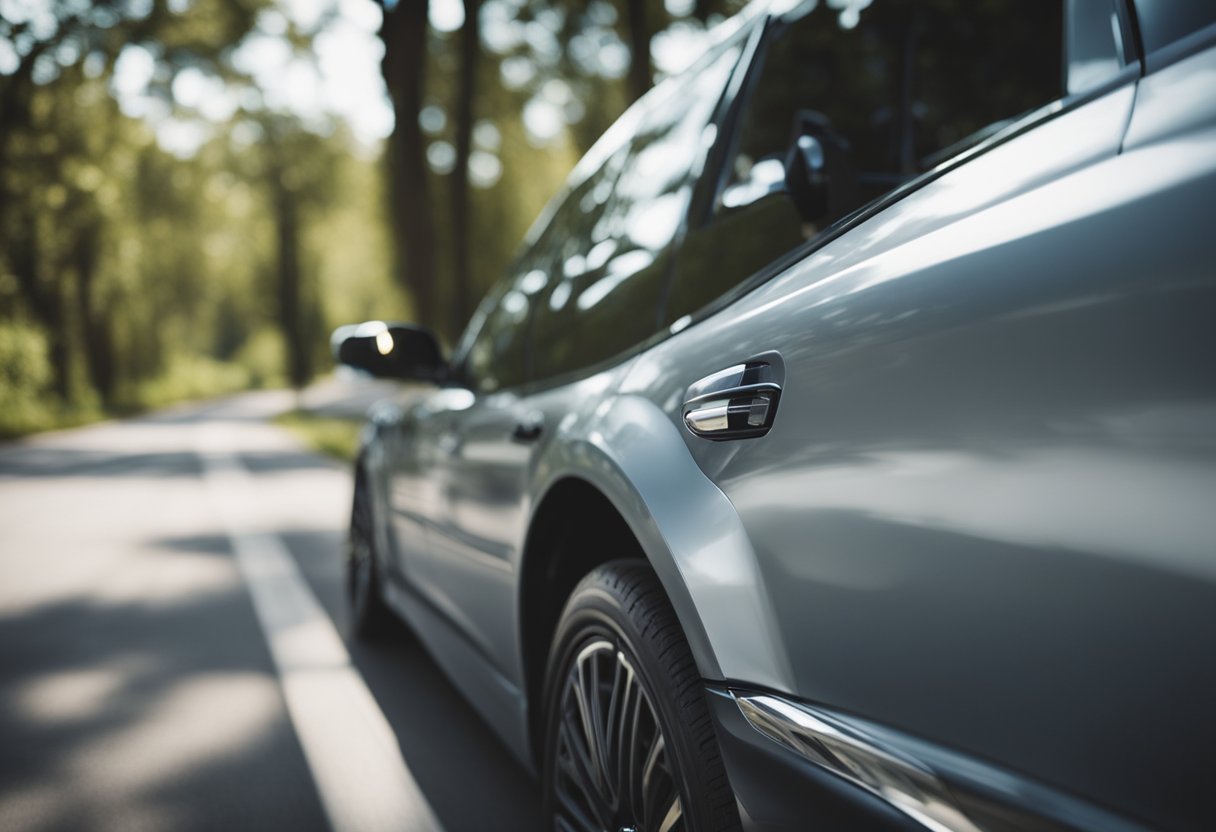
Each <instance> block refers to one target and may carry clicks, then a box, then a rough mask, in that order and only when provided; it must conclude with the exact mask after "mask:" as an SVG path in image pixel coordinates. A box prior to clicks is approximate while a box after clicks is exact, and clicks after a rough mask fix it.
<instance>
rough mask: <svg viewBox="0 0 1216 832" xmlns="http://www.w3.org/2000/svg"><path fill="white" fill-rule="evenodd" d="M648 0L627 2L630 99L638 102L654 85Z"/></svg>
mask: <svg viewBox="0 0 1216 832" xmlns="http://www.w3.org/2000/svg"><path fill="white" fill-rule="evenodd" d="M646 2H647V0H626V6H627V8H626V15H625V18H626V23H627V25H628V26H629V54H630V60H629V77H628V83H629V97H630V99H631V100H633V101H637V100H638V99H639V98H641V97H642V95H643V94H645V92H646V91H647V90H648V89H650V87H651V85H652V84H653V83H654V77H653V74H652V72H651V68H650V35H651V32H650V26H649V21H647V19H646Z"/></svg>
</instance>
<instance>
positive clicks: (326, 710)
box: [198, 425, 441, 832]
mask: <svg viewBox="0 0 1216 832" xmlns="http://www.w3.org/2000/svg"><path fill="white" fill-rule="evenodd" d="M198 438H199V444H198V452H199V457H200V459H201V460H202V464H203V473H204V480H205V481H206V485H207V489H208V491H209V492H210V496H211V500H212V502H213V503H214V505H215V507H216V509H217V511H218V513H219V516H220V518H221V521H222V522H223V524H224V530H225V531H226V533H227V534H228V537H229V538H230V539H231V541H232V548H233V551H234V552H235V554H236V562H237V566H238V568H239V570H240V573H241V576H242V577H243V578H244V581H245V584H246V585H247V586H248V587H249V594H250V595H251V596H252V597H253V606H254V609H255V610H256V611H257V617H258V621H259V622H260V623H261V625H262V631H263V633H264V634H265V636H266V641H267V643H268V644H269V646H270V653H271V655H272V656H273V657H274V663H275V666H276V668H277V669H278V673H279V679H280V681H281V683H282V686H283V694H284V697H285V698H286V700H287V710H288V713H289V715H290V717H291V722H292V725H293V726H294V727H295V731H296V734H297V736H298V737H299V739H300V744H301V746H303V748H304V756H305V758H306V761H307V763H308V767H309V770H310V771H311V772H312V778H313V782H315V783H316V786H317V791H318V792H319V794H320V797H321V803H322V805H323V806H324V808H325V812H326V815H327V816H328V818H329V822H330V825H331V826H332V827H333V829H334V832H379V830H398V831H404V832H439V830H440V829H441V827H440V825H439V822H438V821H437V820H436V818H435V815H434V813H433V812H432V810H431V807H430V806H429V805H428V804H427V801H426V798H425V797H424V796H423V794H422V791H421V790H420V789H419V788H418V784H417V782H415V780H414V778H413V775H411V774H410V770H409V767H408V766H407V765H406V763H405V760H404V759H402V756H401V750H400V748H399V746H398V745H397V740H396V737H395V736H394V735H393V732H392V729H391V728H390V727H389V724H388V721H387V720H386V719H385V717H384V713H383V712H382V711H381V710H380V707H379V706H378V705H377V704H376V701H375V699H374V698H373V697H372V695H371V692H370V691H369V690H368V689H367V685H366V684H365V683H364V682H363V678H362V677H361V676H360V675H359V672H358V671H357V670H356V669H355V667H354V665H353V664H352V663H351V660H350V654H348V653H347V652H346V647H345V645H343V643H342V639H341V637H339V635H338V632H337V630H336V629H335V628H334V625H333V622H332V621H330V619H329V616H327V615H326V614H325V611H324V610H323V609H322V607H321V604H320V602H319V601H317V598H316V596H315V595H314V594H313V592H312V590H311V589H309V587H308V584H307V583H305V581H304V579H303V577H302V576H301V575H300V572H299V569H298V568H297V567H296V563H295V560H294V559H293V558H292V557H291V554H290V553H289V552H288V551H287V548H286V547H285V546H284V545H283V543H282V541H281V540H280V539H279V538H278V536H277V535H275V534H273V533H272V532H268V531H265V530H262V529H260V528H259V524H258V517H257V500H256V499H254V495H255V494H256V487H257V485H256V481H255V478H254V477H253V476H252V475H251V474H250V473H249V472H248V471H247V470H246V469H245V468H244V467H243V466H242V465H241V463H240V460H239V459H238V458H237V457H236V456H235V455H234V454H233V453H231V452H230V451H228V450H226V447H225V442H224V439H225V436H224V428H222V427H220V426H217V425H206V426H204V427H202V428H201V429H200V432H199V437H198Z"/></svg>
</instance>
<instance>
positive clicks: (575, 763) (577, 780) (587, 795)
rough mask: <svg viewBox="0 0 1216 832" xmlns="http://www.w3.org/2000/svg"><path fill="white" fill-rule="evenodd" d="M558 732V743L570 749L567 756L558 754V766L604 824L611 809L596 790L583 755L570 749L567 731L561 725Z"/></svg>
mask: <svg viewBox="0 0 1216 832" xmlns="http://www.w3.org/2000/svg"><path fill="white" fill-rule="evenodd" d="M560 731H561V737H560V738H559V742H563V743H565V744H566V746H567V747H568V748H570V750H571V753H570V754H569V755H560V754H559V756H558V766H559V767H560V769H561V771H562V772H564V773H565V774H566V775H567V776H568V778H569V780H570V782H571V783H573V784H574V786H575V787H576V788H577V789H578V790H579V792H581V793H582V795H583V797H584V799H585V802H586V804H587V807H588V808H589V809H590V810H591V812H592V814H594V815H595V816H596V818H597V819H598V820H599V821H600V822H601V823H604V824H606V823H607V822H608V820H609V819H610V818H611V816H612V808H611V806H610V805H609V802H608V801H607V800H606V799H605V797H604V795H603V794H602V793H601V792H600V791H599V789H598V788H596V785H595V783H594V781H593V778H592V777H591V773H590V769H589V767H588V763H587V758H586V756H585V754H583V753H581V752H578V751H575V750H574V749H573V747H571V745H570V741H571V737H570V732H569V730H568V729H567V728H566V726H565V725H563V726H562V728H561V729H560ZM560 747H561V746H559V748H560Z"/></svg>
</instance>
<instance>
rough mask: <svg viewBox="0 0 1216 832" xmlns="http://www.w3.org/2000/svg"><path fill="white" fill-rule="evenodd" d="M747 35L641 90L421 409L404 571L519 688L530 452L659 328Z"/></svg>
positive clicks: (579, 173)
mask: <svg viewBox="0 0 1216 832" xmlns="http://www.w3.org/2000/svg"><path fill="white" fill-rule="evenodd" d="M745 36H746V33H740V34H739V35H736V36H735V37H733V38H731V39H729V40H728V41H727V42H725V43H723V44H721V45H719V46H718V47H717V48H715V49H714V50H712V51H711V52H710V53H709V54H708V55H706V56H705V57H704V58H703V59H702V61H701V62H700V64H699V67H698V69H699V71H694V72H692V73H690V74H689V75H688V76H687V77H685V78H683V79H679V80H676V81H673V82H672V83H669V84H667V85H665V86H664V87H663V88H662V89H659V90H656V91H655V93H654V94H653V95H651V96H649V97H648V98H647V99H645V100H643V101H642V102H640V103H639V105H638V106H636V107H635V108H634V109H633V110H632V111H631V113H630V114H628V115H626V116H625V117H624V121H623V122H622V124H623V125H625V128H626V129H620V125H618V127H617V128H614V130H613V131H611V132H610V133H609V134H608V135H607V136H605V138H604V139H603V140H602V141H601V143H600V144H598V145H597V146H596V148H594V149H593V150H592V151H591V152H590V153H589V154H588V158H587V159H585V160H584V161H583V162H582V163H580V166H579V169H577V170H576V171H575V173H574V174H573V176H572V179H571V181H570V183H569V185H568V187H567V189H566V191H565V193H564V194H563V195H562V196H561V197H559V199H558V200H557V201H556V203H555V205H554V207H553V210H552V211H551V212H549V219H548V222H547V223H545V224H544V225H543V227H542V229H541V230H540V231H539V232H538V233H537V234H536V239H535V241H534V242H532V243H530V244H529V246H528V247H527V249H526V252H525V254H524V255H522V256H521V258H520V260H519V262H518V263H517V264H516V265H515V266H514V267H513V270H512V276H511V277H510V278H509V279H508V280H507V281H506V282H505V283H504V284H503V285H502V287H501V288H500V289H499V290H498V291H496V292H494V293H492V294H491V295H490V296H489V297H488V298H487V300H486V302H485V303H484V304H483V307H482V310H481V311H480V312H479V316H480V318H479V321H478V322H475V324H474V327H473V328H471V332H474V333H475V334H473V335H472V336H471V337H470V339H469V341H468V343H467V344H466V345H464V346H463V347H462V349H461V350H460V354H459V355H458V358H457V361H458V364H459V367H460V374H459V377H460V381H461V384H462V388H463V390H464V394H463V395H464V397H463V398H461V399H460V400H459V401H457V402H455V403H456V404H457V405H458V407H451V406H449V407H447V408H445V409H444V410H443V412H442V413H434V414H428V416H427V418H428V420H429V424H430V427H429V428H428V437H429V438H428V439H427V440H426V442H427V444H428V446H429V447H428V449H427V451H426V452H425V453H426V454H427V457H426V463H425V466H424V470H425V477H426V479H427V480H429V482H430V485H429V486H428V487H429V488H430V489H431V490H432V494H433V502H432V503H430V504H429V505H430V507H431V511H432V512H433V514H432V515H431V516H432V522H431V523H430V524H429V528H428V536H427V543H426V547H425V551H424V552H419V553H416V554H415V555H414V563H412V564H411V565H410V569H411V575H412V576H414V580H416V582H417V583H418V585H419V586H420V587H421V588H422V589H423V590H424V592H425V593H426V595H427V596H428V597H429V598H430V599H431V600H432V601H433V602H434V603H435V604H436V605H437V606H439V607H440V608H441V609H442V610H443V612H444V613H445V615H446V616H447V617H448V618H449V620H451V621H453V622H455V623H456V624H457V626H458V627H459V628H460V629H461V630H462V631H463V633H464V634H465V635H466V637H467V638H469V639H470V640H471V641H472V642H473V643H474V644H475V645H477V647H478V649H479V650H481V652H482V654H483V655H484V657H485V658H486V659H487V660H488V661H490V662H491V663H493V664H494V665H495V667H496V668H497V669H498V670H499V672H500V673H502V674H504V676H506V678H508V679H509V680H511V681H512V682H514V683H518V681H519V679H518V674H519V670H518V669H519V664H520V663H519V659H518V644H517V634H518V629H517V628H516V627H515V626H514V624H513V622H514V613H515V605H516V599H517V597H518V596H517V592H516V576H515V573H516V568H517V566H518V563H519V554H520V553H519V547H520V545H521V543H522V541H523V538H524V533H525V528H524V524H525V522H526V517H527V510H528V505H527V502H526V499H525V495H526V494H527V492H528V488H529V485H530V483H531V476H532V468H533V460H534V459H535V458H536V455H537V454H538V452H539V451H540V450H541V449H543V447H544V446H545V443H546V442H548V441H551V440H552V438H553V437H554V436H555V435H556V433H557V432H558V430H559V427H560V424H561V422H562V419H563V418H564V417H566V416H567V415H569V414H572V413H575V412H576V411H578V410H580V409H582V408H587V407H593V406H594V405H595V404H596V398H595V397H596V395H597V394H600V393H603V392H604V389H605V385H606V384H609V383H610V380H609V379H610V375H604V374H603V371H606V370H610V369H611V368H612V367H613V366H614V365H619V364H620V363H621V362H622V361H624V360H625V358H626V357H627V356H628V354H629V353H630V352H631V351H636V349H637V348H638V347H639V345H641V344H642V343H644V342H645V341H646V339H648V338H650V337H651V336H654V335H655V334H656V332H657V331H658V329H659V318H660V310H661V308H662V304H661V301H662V296H663V292H664V290H665V288H666V285H667V279H668V275H669V274H670V265H671V262H670V255H669V249H670V246H671V244H672V242H673V240H674V239H675V236H676V233H677V231H678V229H679V228H680V226H681V224H682V222H683V219H684V216H685V213H686V211H687V208H688V204H689V200H690V197H691V191H692V183H693V182H694V181H695V178H696V176H695V174H696V171H697V169H698V166H699V164H700V163H701V162H702V161H703V156H704V150H705V148H706V142H705V136H706V131H707V130H712V129H713V125H712V120H713V118H714V115H715V112H716V111H717V110H718V106H719V102H720V101H721V99H722V94H723V90H724V88H725V86H726V83H727V80H728V79H729V78H730V77H731V74H732V72H733V71H734V69H735V67H736V65H737V63H738V60H739V56H740V54H741V51H742V46H743V42H744V40H745Z"/></svg>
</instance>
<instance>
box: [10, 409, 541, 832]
mask: <svg viewBox="0 0 1216 832" xmlns="http://www.w3.org/2000/svg"><path fill="white" fill-rule="evenodd" d="M290 404H291V398H290V396H289V395H287V394H282V393H258V394H249V395H245V396H240V397H237V398H234V399H230V400H226V401H224V402H220V403H214V404H210V405H201V406H192V407H189V408H183V409H178V410H174V411H168V412H164V413H161V414H157V415H153V416H149V417H144V418H139V419H133V420H127V421H121V422H111V423H105V424H101V425H96V426H92V427H88V428H83V429H80V430H74V431H67V432H63V433H57V434H48V435H44V436H40V437H35V438H33V439H31V440H27V441H25V442H22V443H17V444H11V445H5V446H0V830H38V831H39V832H41V830H60V829H63V830H94V829H96V830H124V832H126V831H127V830H160V829H172V830H179V829H180V830H193V829H225V830H230V829H259V830H264V829H291V830H310V829H326V828H335V829H337V830H339V832H344V830H345V829H355V828H364V829H416V830H426V829H436V828H442V829H445V830H447V831H448V832H461V831H462V830H512V829H519V830H524V829H527V830H532V829H536V828H538V826H539V823H538V801H539V798H538V791H539V790H538V787H537V785H536V783H535V781H534V780H533V779H531V777H530V776H529V775H528V773H527V772H526V771H525V770H524V769H523V768H522V767H521V766H520V765H519V764H518V763H517V762H515V760H514V759H513V758H512V757H511V756H510V754H509V753H508V752H507V751H506V749H505V748H504V747H503V746H502V745H500V744H499V743H498V741H497V740H496V739H495V738H494V736H493V735H492V733H491V732H490V730H489V729H488V728H487V727H486V726H485V725H484V724H483V723H482V722H481V721H480V720H479V719H478V717H477V716H476V715H475V713H474V712H473V710H472V709H471V708H470V707H469V706H468V705H467V704H466V703H465V702H464V700H463V699H462V698H461V697H460V695H459V694H458V693H457V692H456V690H455V689H454V688H453V687H452V686H451V685H450V684H449V683H448V681H447V679H446V678H445V677H444V676H443V675H442V673H441V671H440V670H439V669H438V668H437V667H436V665H435V664H434V663H433V662H432V661H431V659H430V658H429V657H428V656H427V655H426V653H425V652H424V651H423V650H422V648H421V647H419V646H418V645H417V644H416V643H415V642H414V641H413V640H412V639H411V637H410V635H409V633H408V632H407V631H406V630H405V629H404V628H402V629H401V631H400V632H399V633H397V634H395V637H393V638H391V639H389V640H388V641H386V642H385V643H383V644H379V645H375V646H366V645H362V644H358V643H354V642H352V641H351V639H350V638H349V635H348V627H347V613H346V609H345V605H344V600H343V591H342V576H341V561H340V551H341V543H342V538H343V534H344V528H345V524H346V522H347V519H348V518H347V511H348V507H349V501H350V495H351V479H350V476H349V473H348V472H347V471H346V470H345V469H344V468H343V467H341V466H338V465H336V464H335V463H333V462H330V461H328V460H326V459H323V458H321V457H318V456H316V455H314V454H311V453H308V452H306V451H304V450H303V449H302V448H301V446H300V445H299V444H298V443H297V442H296V441H295V440H294V439H293V438H292V437H291V436H289V435H288V434H287V433H285V432H284V431H282V430H281V429H279V428H276V427H274V426H271V425H269V424H267V422H266V419H267V417H268V416H270V415H272V414H273V413H275V412H277V411H279V410H281V409H285V408H287V407H289V406H290ZM276 558H277V560H276ZM255 599H256V601H257V603H256V604H255ZM335 632H336V633H337V634H339V635H340V638H334V633H335ZM367 694H370V696H368V695H367ZM386 739H387V741H386Z"/></svg>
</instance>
